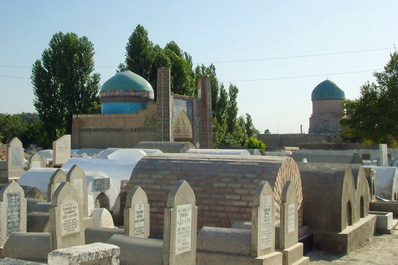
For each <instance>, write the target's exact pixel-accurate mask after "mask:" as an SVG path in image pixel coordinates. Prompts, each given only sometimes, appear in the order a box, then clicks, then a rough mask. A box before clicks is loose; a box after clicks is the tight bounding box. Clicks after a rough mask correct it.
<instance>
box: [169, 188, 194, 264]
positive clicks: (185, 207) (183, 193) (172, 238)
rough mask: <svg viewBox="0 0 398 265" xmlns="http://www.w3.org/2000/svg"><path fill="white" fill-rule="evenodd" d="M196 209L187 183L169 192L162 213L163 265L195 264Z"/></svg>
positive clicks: (192, 194) (191, 191) (192, 193)
mask: <svg viewBox="0 0 398 265" xmlns="http://www.w3.org/2000/svg"><path fill="white" fill-rule="evenodd" d="M197 215H198V209H197V207H196V199H195V194H194V192H193V190H192V188H191V187H190V186H189V184H188V182H186V181H185V180H180V181H179V182H178V183H177V185H176V186H175V187H174V188H173V190H172V191H171V192H170V194H169V197H168V200H167V207H166V208H165V211H164V228H163V259H164V260H163V261H164V263H163V264H187V265H190V264H195V261H196V229H197Z"/></svg>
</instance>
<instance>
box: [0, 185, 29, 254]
mask: <svg viewBox="0 0 398 265" xmlns="http://www.w3.org/2000/svg"><path fill="white" fill-rule="evenodd" d="M14 232H26V199H25V193H24V191H23V189H22V188H21V186H19V185H18V183H16V182H14V181H12V182H9V183H8V184H6V185H4V186H3V187H2V189H1V190H0V247H3V245H4V243H5V242H6V241H7V238H8V237H9V236H10V235H11V234H12V233H14Z"/></svg>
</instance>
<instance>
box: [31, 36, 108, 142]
mask: <svg viewBox="0 0 398 265" xmlns="http://www.w3.org/2000/svg"><path fill="white" fill-rule="evenodd" d="M93 71H94V45H93V44H92V43H91V42H90V41H89V40H88V39H87V38H86V37H81V38H79V37H78V36H77V35H76V34H75V33H66V34H64V33H62V32H59V33H56V34H55V35H54V36H53V37H52V39H51V40H50V43H49V47H48V48H47V49H45V50H44V52H43V54H42V58H41V60H37V61H36V62H35V63H34V64H33V69H32V76H31V79H32V84H33V91H34V95H35V99H34V106H35V108H36V110H37V112H38V114H39V117H40V120H41V121H42V122H43V126H44V128H45V131H46V132H47V134H48V137H49V138H48V141H49V142H51V141H53V140H55V139H56V138H57V137H59V136H60V135H62V134H64V133H70V132H71V128H72V115H73V114H80V113H88V112H89V110H90V109H92V108H93V107H95V104H96V102H97V101H98V97H97V94H98V91H99V88H100V86H99V81H100V75H99V74H92V72H93Z"/></svg>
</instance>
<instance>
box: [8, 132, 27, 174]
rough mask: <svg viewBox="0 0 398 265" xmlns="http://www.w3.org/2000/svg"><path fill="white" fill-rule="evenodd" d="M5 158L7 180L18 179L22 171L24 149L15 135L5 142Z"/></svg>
mask: <svg viewBox="0 0 398 265" xmlns="http://www.w3.org/2000/svg"><path fill="white" fill-rule="evenodd" d="M6 160H7V166H6V169H7V171H8V173H7V174H8V180H16V179H18V178H19V177H20V176H21V175H22V174H23V172H24V149H23V146H22V142H21V141H20V140H19V139H18V138H17V137H14V138H12V139H11V140H10V141H9V142H8V144H7V157H6Z"/></svg>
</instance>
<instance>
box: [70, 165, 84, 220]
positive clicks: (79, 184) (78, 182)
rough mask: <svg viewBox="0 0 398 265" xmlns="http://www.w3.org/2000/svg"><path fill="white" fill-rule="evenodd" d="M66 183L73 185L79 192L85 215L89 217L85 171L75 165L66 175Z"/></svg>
mask: <svg viewBox="0 0 398 265" xmlns="http://www.w3.org/2000/svg"><path fill="white" fill-rule="evenodd" d="M66 181H68V182H69V183H71V184H72V185H73V187H74V188H75V189H76V191H77V196H78V198H79V200H80V205H81V207H82V209H83V214H84V216H85V217H88V201H87V200H88V197H87V179H86V174H85V173H84V171H83V169H82V168H81V167H79V166H78V165H74V166H73V167H72V168H71V169H70V170H69V171H68V174H67V175H66Z"/></svg>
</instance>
